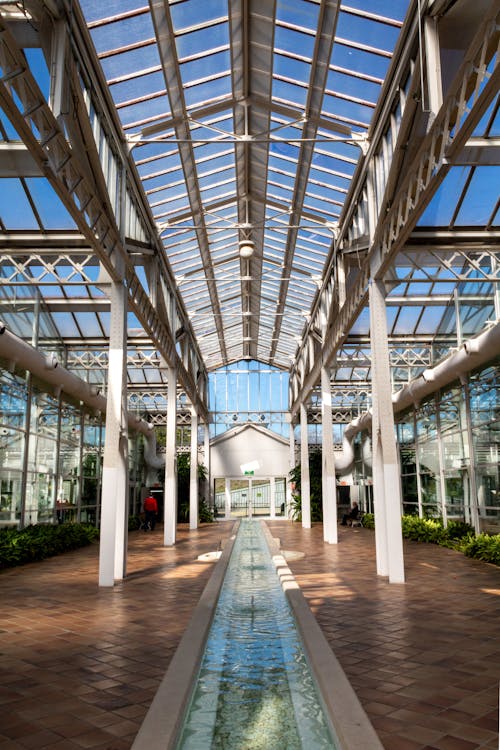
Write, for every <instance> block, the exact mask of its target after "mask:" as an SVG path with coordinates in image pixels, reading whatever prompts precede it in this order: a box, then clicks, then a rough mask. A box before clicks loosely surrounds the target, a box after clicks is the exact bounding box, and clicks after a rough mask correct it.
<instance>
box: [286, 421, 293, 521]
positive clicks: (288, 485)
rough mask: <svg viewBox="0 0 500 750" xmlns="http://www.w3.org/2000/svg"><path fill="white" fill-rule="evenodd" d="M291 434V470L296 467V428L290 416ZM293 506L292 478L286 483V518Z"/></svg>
mask: <svg viewBox="0 0 500 750" xmlns="http://www.w3.org/2000/svg"><path fill="white" fill-rule="evenodd" d="M289 435H290V459H289V460H290V471H291V470H292V469H294V468H295V428H294V424H293V421H292V420H291V417H290V425H289ZM291 507H292V488H291V482H290V480H288V481H287V483H286V504H285V516H286V518H288V517H289V512H290V508H291Z"/></svg>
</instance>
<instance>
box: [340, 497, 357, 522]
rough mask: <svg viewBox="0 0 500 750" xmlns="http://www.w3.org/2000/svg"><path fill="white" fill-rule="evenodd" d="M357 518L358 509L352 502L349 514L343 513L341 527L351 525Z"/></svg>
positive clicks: (355, 503)
mask: <svg viewBox="0 0 500 750" xmlns="http://www.w3.org/2000/svg"><path fill="white" fill-rule="evenodd" d="M358 518H359V507H358V504H357V502H356V501H354V502H353V504H352V508H351V510H350V511H349V513H344V515H343V516H342V526H347V525H348V524H349V526H350V525H351V524H352V522H353V521H357V520H358Z"/></svg>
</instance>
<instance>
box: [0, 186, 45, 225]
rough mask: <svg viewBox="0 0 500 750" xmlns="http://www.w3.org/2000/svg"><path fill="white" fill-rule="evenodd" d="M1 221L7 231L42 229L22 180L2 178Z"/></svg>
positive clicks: (0, 193)
mask: <svg viewBox="0 0 500 750" xmlns="http://www.w3.org/2000/svg"><path fill="white" fill-rule="evenodd" d="M0 195H1V196H2V202H1V204H0V220H1V221H2V223H3V225H4V226H5V229H7V231H8V230H9V229H40V226H39V223H38V221H37V220H36V218H35V215H34V213H33V210H32V208H31V206H30V203H29V200H28V196H27V195H26V191H25V190H24V187H23V184H22V182H21V180H19V179H17V178H15V177H0Z"/></svg>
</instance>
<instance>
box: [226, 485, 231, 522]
mask: <svg viewBox="0 0 500 750" xmlns="http://www.w3.org/2000/svg"><path fill="white" fill-rule="evenodd" d="M224 500H225V503H224V518H225V519H226V521H229V519H230V518H231V480H230V479H228V478H227V477H226V483H225V486H224Z"/></svg>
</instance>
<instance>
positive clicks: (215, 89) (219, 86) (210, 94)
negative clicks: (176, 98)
mask: <svg viewBox="0 0 500 750" xmlns="http://www.w3.org/2000/svg"><path fill="white" fill-rule="evenodd" d="M230 94H231V77H230V76H229V75H222V76H220V77H218V78H212V79H209V80H208V81H205V82H204V83H198V84H196V85H193V86H188V87H186V89H185V91H184V99H185V101H186V106H187V107H188V109H189V108H193V107H200V106H205V105H207V104H210V103H213V102H216V101H218V100H219V99H223V98H226V97H229V96H230Z"/></svg>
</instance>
